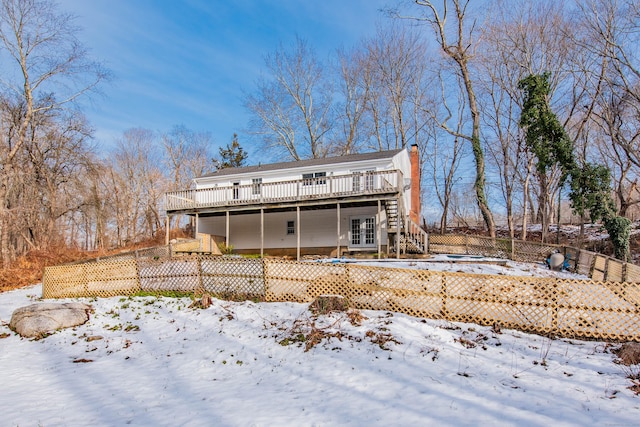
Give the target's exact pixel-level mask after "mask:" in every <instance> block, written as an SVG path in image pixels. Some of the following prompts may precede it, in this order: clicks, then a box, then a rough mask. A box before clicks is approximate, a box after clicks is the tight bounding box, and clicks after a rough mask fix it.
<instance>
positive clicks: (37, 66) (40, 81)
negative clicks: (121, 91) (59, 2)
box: [0, 0, 105, 264]
mask: <svg viewBox="0 0 640 427" xmlns="http://www.w3.org/2000/svg"><path fill="white" fill-rule="evenodd" d="M77 32H78V29H77V28H76V27H75V26H74V24H73V17H72V16H70V15H67V14H64V13H61V12H59V11H58V10H57V9H56V5H55V4H54V3H52V2H49V1H40V0H2V2H1V3H0V60H2V62H3V65H4V66H5V67H7V68H6V69H5V70H6V73H4V74H3V78H2V79H1V80H0V84H1V86H2V89H3V93H4V97H5V99H6V100H9V101H10V102H11V103H12V104H13V105H14V106H16V107H17V110H16V111H18V112H19V113H18V115H14V119H16V121H15V122H14V124H11V125H8V126H7V125H4V126H3V131H5V132H6V131H8V132H7V133H4V135H3V136H2V145H1V146H0V150H1V155H0V252H1V253H2V261H3V262H4V263H5V264H6V263H8V262H9V261H10V260H11V257H12V254H13V253H14V248H12V247H11V246H10V225H11V223H10V215H11V209H12V207H11V206H10V204H9V200H8V197H9V193H10V191H12V188H13V184H12V183H11V180H12V178H13V177H14V176H15V169H16V168H18V167H19V164H17V162H16V161H17V159H18V158H19V155H20V152H21V150H23V148H24V145H25V143H26V140H27V137H28V132H29V129H30V127H31V125H32V121H33V120H34V117H35V116H36V115H37V114H39V113H42V112H45V111H50V110H55V109H58V108H61V107H62V106H63V105H65V104H69V103H71V102H73V101H74V100H76V99H77V98H78V97H79V96H81V95H83V94H85V93H87V92H88V91H90V90H92V89H94V88H95V87H96V85H97V84H98V83H99V82H100V81H101V80H102V79H103V78H104V77H105V73H104V71H103V70H102V69H101V68H100V67H99V66H98V65H97V64H96V63H94V62H92V61H90V60H89V59H88V57H87V55H86V51H85V50H84V49H83V48H82V46H81V45H80V44H79V42H78V41H77V39H76V34H77ZM7 128H9V129H7Z"/></svg>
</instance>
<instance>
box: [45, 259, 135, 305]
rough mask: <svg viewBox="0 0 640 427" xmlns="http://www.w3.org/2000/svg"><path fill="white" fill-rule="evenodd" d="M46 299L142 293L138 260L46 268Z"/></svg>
mask: <svg viewBox="0 0 640 427" xmlns="http://www.w3.org/2000/svg"><path fill="white" fill-rule="evenodd" d="M42 282H43V287H42V296H43V298H71V297H88V296H100V297H111V296H116V295H127V294H131V293H135V292H138V291H139V290H140V283H139V281H138V272H137V264H136V260H135V259H129V260H127V259H125V260H120V261H118V260H115V261H109V262H107V261H102V262H93V263H83V264H69V265H59V266H52V267H46V268H45V270H44V275H43V279H42Z"/></svg>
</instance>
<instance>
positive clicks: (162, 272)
mask: <svg viewBox="0 0 640 427" xmlns="http://www.w3.org/2000/svg"><path fill="white" fill-rule="evenodd" d="M138 263H139V269H140V288H141V289H142V290H143V291H150V292H151V291H181V292H195V291H196V290H198V289H200V287H201V286H200V285H201V283H200V266H199V261H198V257H196V256H188V257H186V256H185V257H174V258H169V259H160V260H154V259H144V260H142V259H141V260H138Z"/></svg>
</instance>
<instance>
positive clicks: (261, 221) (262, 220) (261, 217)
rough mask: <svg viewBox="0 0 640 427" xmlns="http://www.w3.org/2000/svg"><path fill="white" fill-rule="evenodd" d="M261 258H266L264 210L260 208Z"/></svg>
mask: <svg viewBox="0 0 640 427" xmlns="http://www.w3.org/2000/svg"><path fill="white" fill-rule="evenodd" d="M260 258H264V208H260Z"/></svg>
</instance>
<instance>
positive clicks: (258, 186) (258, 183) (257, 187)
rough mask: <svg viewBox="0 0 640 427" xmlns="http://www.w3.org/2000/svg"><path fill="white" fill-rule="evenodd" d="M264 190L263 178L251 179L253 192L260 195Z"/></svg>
mask: <svg viewBox="0 0 640 427" xmlns="http://www.w3.org/2000/svg"><path fill="white" fill-rule="evenodd" d="M261 192H262V178H253V180H251V194H253V195H254V196H259V195H260V193H261Z"/></svg>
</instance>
